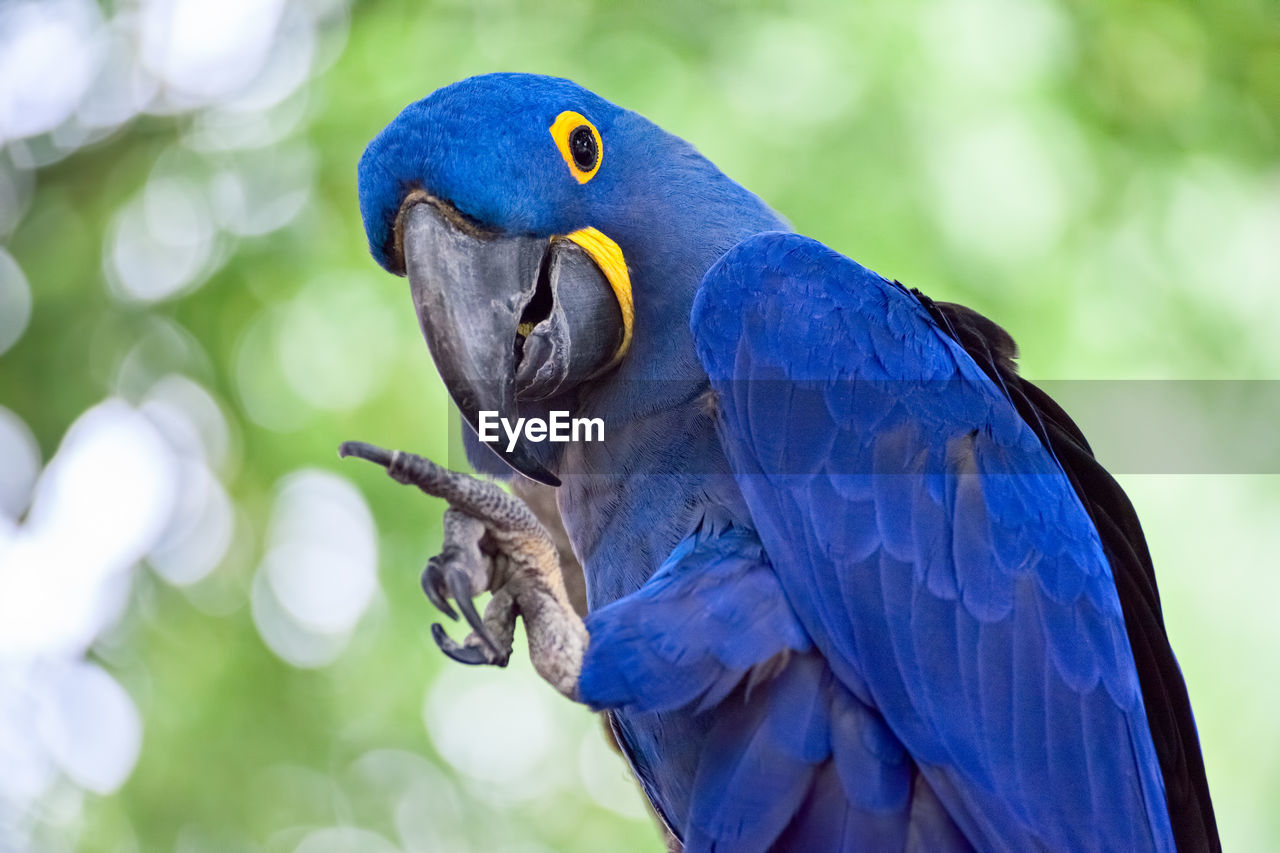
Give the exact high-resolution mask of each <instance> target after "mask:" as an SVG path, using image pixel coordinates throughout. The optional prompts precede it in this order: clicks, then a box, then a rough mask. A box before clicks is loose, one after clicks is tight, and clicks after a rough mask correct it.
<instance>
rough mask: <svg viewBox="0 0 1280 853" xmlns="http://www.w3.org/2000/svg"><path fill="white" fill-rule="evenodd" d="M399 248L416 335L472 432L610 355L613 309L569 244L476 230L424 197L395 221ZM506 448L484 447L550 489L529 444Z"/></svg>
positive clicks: (603, 285) (587, 372)
mask: <svg viewBox="0 0 1280 853" xmlns="http://www.w3.org/2000/svg"><path fill="white" fill-rule="evenodd" d="M398 238H399V245H400V247H401V249H402V251H403V260H404V268H405V271H406V273H407V274H408V277H409V284H410V288H411V290H412V293H413V303H414V308H415V309H416V311H417V313H418V322H419V325H420V326H421V327H422V334H423V336H424V337H425V338H426V340H427V346H428V348H429V349H430V350H431V357H432V359H433V360H434V361H435V364H436V369H437V370H439V372H440V377H441V379H443V380H444V384H445V387H446V388H447V389H448V391H449V394H450V396H451V397H453V401H454V403H456V404H457V406H458V410H459V411H460V412H461V414H462V416H463V418H465V419H466V421H467V422H468V423H469V424H471V427H472V429H475V430H477V431H478V421H479V418H480V413H481V412H482V411H489V412H497V417H499V418H507V419H509V420H510V421H511V422H513V423H514V422H515V420H516V418H517V417H518V413H517V405H516V401H517V396H518V397H519V398H520V399H523V400H537V399H545V398H547V397H549V396H552V395H553V394H556V393H559V392H560V391H562V390H566V389H567V388H568V387H569V386H570V385H572V384H574V383H576V382H579V381H582V380H585V379H586V378H588V377H590V376H592V375H595V374H596V373H598V372H599V371H600V369H601V368H602V367H607V366H608V364H609V363H610V361H611V359H612V357H613V355H614V353H615V352H616V351H617V346H618V340H619V339H620V338H621V334H622V332H621V329H622V321H621V316H620V314H619V313H618V306H617V300H616V299H615V298H614V296H613V294H612V291H611V290H610V288H609V284H608V281H607V280H606V279H605V277H604V275H603V274H602V273H601V271H600V270H599V269H598V268H597V267H596V266H595V265H594V264H593V263H592V262H591V260H590V258H589V257H586V256H585V255H584V254H583V253H582V251H581V249H579V248H578V247H577V246H575V245H573V244H572V243H569V242H567V241H563V240H554V239H553V240H550V241H549V240H548V239H547V238H546V237H533V236H526V235H512V234H504V233H499V232H494V231H489V230H486V229H484V228H482V227H479V226H477V225H476V224H475V223H473V222H471V221H470V220H468V219H466V218H465V217H463V216H462V215H461V214H460V213H458V211H457V210H456V209H454V208H453V207H452V205H449V204H448V203H447V202H444V201H441V200H439V199H436V198H433V197H431V196H427V195H426V194H425V193H424V194H421V195H420V196H419V197H418V199H417V200H416V201H413V202H411V203H410V206H408V207H407V208H406V209H404V210H403V211H402V213H401V216H400V221H399V234H398ZM610 312H612V314H610ZM526 344H527V346H526ZM507 444H508V443H507V442H506V441H505V440H504V441H501V442H497V443H494V444H490V445H489V447H490V449H492V450H493V451H494V452H495V453H497V454H498V455H499V456H500V457H502V459H503V460H505V461H506V462H507V464H509V465H510V466H511V467H512V468H514V469H516V470H517V471H519V472H520V473H522V474H524V475H525V476H527V477H530V478H531V479H534V480H538V481H539V482H542V483H546V484H548V485H551V486H558V485H560V481H559V479H558V478H557V477H556V476H555V475H554V474H553V473H551V472H550V471H548V470H547V468H546V467H545V465H544V464H543V463H542V462H541V461H540V459H539V455H538V454H536V453H534V451H533V449H532V448H531V447H530V446H529V444H528V443H527V439H524V438H521V439H520V440H519V441H518V442H517V443H516V444H515V445H514V447H512V449H510V450H508V449H507Z"/></svg>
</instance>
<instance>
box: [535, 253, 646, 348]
mask: <svg viewBox="0 0 1280 853" xmlns="http://www.w3.org/2000/svg"><path fill="white" fill-rule="evenodd" d="M553 239H554V238H553ZM559 239H563V240H572V241H573V242H574V243H577V244H578V245H579V246H581V247H582V250H583V251H584V252H586V253H587V254H588V255H590V256H591V260H593V261H595V262H596V266H598V267H599V268H600V271H601V272H602V273H604V277H605V278H606V279H607V280H608V282H609V286H610V287H611V288H613V295H614V297H615V298H617V300H618V308H619V309H620V310H621V311H622V343H621V344H619V345H618V351H617V352H616V353H614V356H613V361H611V362H610V363H609V367H613V366H614V365H616V364H617V363H618V362H620V361H622V357H623V356H624V355H626V354H627V350H628V349H629V348H630V347H631V330H632V328H633V327H634V326H635V321H636V306H635V301H634V299H633V297H632V295H631V275H630V273H628V272H627V259H626V258H624V257H623V256H622V249H620V248H619V247H618V244H617V243H615V242H613V241H612V240H610V239H609V238H608V237H606V236H605V235H604V234H602V233H601V232H600V231H597V230H596V229H595V228H581V229H579V230H577V231H574V232H573V233H572V234H565V235H564V237H562V238H559Z"/></svg>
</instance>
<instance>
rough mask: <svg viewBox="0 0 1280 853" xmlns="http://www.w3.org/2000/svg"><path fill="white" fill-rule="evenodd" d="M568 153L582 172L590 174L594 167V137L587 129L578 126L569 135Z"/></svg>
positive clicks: (595, 153)
mask: <svg viewBox="0 0 1280 853" xmlns="http://www.w3.org/2000/svg"><path fill="white" fill-rule="evenodd" d="M569 153H570V154H572V155H573V162H575V163H577V164H578V168H579V169H581V170H582V171H584V172H590V171H591V170H592V169H593V168H595V165H596V156H597V152H596V137H595V134H593V133H592V132H591V129H590V128H588V127H584V126H580V127H575V128H574V129H573V133H570V134H569Z"/></svg>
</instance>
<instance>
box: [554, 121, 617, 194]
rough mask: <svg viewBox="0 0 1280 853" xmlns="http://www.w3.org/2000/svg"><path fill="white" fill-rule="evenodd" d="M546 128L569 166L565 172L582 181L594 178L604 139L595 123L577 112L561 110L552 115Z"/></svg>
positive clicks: (600, 161)
mask: <svg viewBox="0 0 1280 853" xmlns="http://www.w3.org/2000/svg"><path fill="white" fill-rule="evenodd" d="M548 130H550V131H551V138H552V139H554V140H555V141H556V147H557V148H559V149H560V156H561V157H563V158H564V162H565V164H566V165H567V166H568V167H569V173H570V174H571V175H573V177H574V178H575V179H576V180H577V181H578V183H580V184H585V183H586V182H587V181H589V180H591V179H592V178H594V177H595V176H596V172H598V171H600V164H601V163H602V162H603V161H604V142H603V141H602V140H601V139H600V131H598V130H596V126H595V125H594V124H592V123H591V122H589V121H587V120H586V118H585V117H584V116H583V115H582V114H581V113H575V112H574V111H573V110H565V111H564V112H562V113H560V115H558V116H556V120H555V121H553V122H552V123H551V127H550V128H548Z"/></svg>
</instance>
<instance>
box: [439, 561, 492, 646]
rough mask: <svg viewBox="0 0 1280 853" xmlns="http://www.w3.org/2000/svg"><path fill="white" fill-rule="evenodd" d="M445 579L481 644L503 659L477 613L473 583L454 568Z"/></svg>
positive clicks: (447, 573)
mask: <svg viewBox="0 0 1280 853" xmlns="http://www.w3.org/2000/svg"><path fill="white" fill-rule="evenodd" d="M445 579H446V580H447V581H448V582H449V592H451V593H452V594H453V600H454V601H456V602H457V603H458V609H459V610H461V611H462V615H463V616H464V617H465V618H466V620H467V624H468V625H470V626H471V630H473V631H475V632H476V636H477V637H479V638H480V640H481V642H483V643H484V644H485V646H486V647H487V648H488V649H489V651H490V652H491V653H492V654H493V656H494V657H495V658H500V657H502V652H501V650H499V649H498V641H497V640H496V639H494V636H493V634H492V633H491V632H490V631H489V628H488V626H486V625H485V624H484V620H483V619H481V618H480V614H479V613H477V612H476V606H475V604H474V603H472V601H471V595H472V593H471V581H470V580H469V579H468V578H467V576H466V575H465V574H463V573H462V572H461V571H460V570H458V569H454V568H450V569H447V570H446V571H445Z"/></svg>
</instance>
